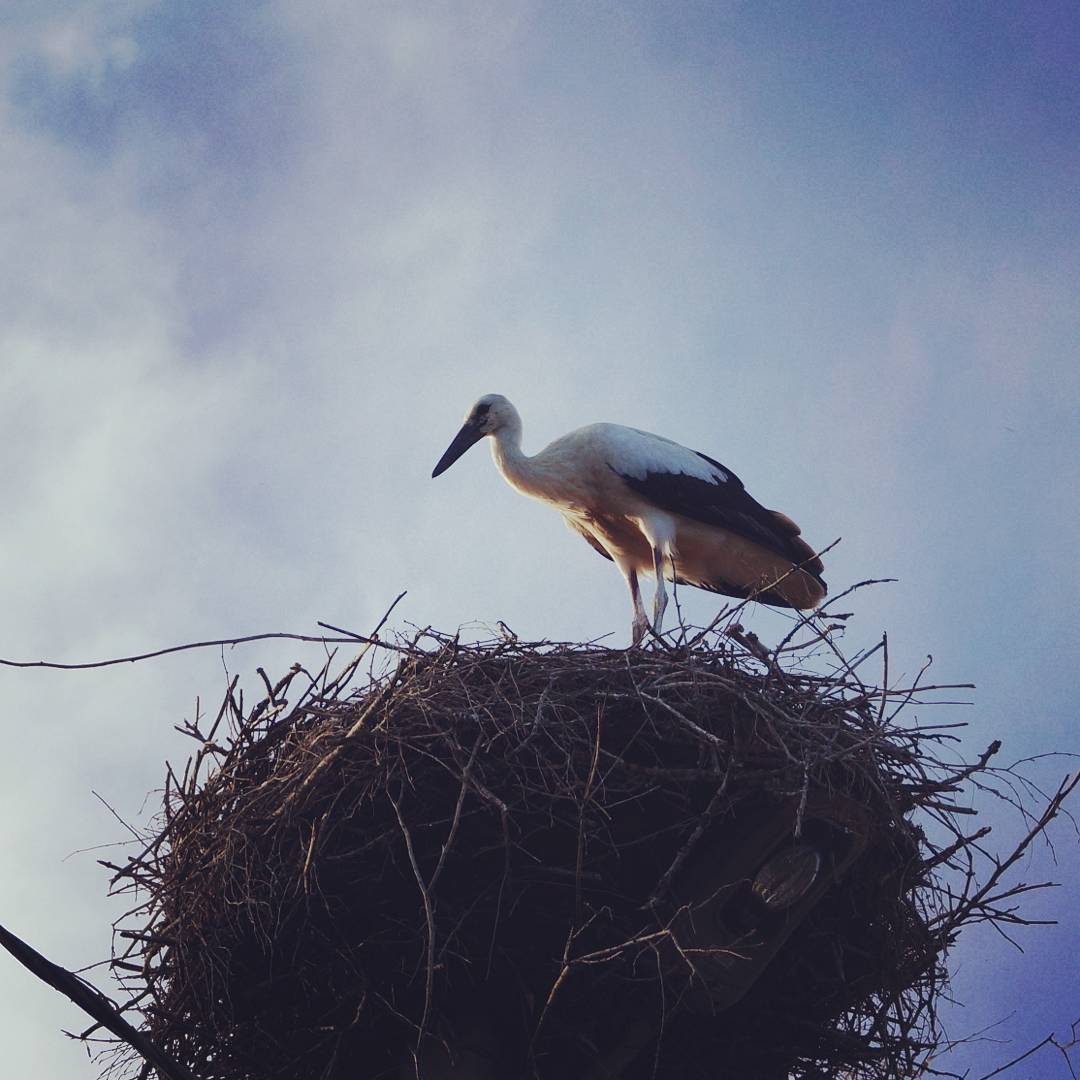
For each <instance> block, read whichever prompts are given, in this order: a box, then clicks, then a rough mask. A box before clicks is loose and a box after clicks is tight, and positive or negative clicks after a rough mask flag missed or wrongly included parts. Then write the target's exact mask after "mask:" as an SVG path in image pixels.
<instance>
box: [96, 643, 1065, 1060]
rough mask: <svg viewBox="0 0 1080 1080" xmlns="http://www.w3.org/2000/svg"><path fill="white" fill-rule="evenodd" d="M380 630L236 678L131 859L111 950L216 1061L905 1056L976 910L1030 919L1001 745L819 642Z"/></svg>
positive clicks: (928, 1038)
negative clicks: (993, 838) (338, 664)
mask: <svg viewBox="0 0 1080 1080" xmlns="http://www.w3.org/2000/svg"><path fill="white" fill-rule="evenodd" d="M373 644H374V648H373V650H372V651H371V652H369V653H368V660H369V661H370V659H371V657H372V656H375V655H382V656H384V657H390V658H391V659H392V661H393V662H392V663H388V664H383V665H380V666H381V668H382V670H378V667H377V669H376V670H370V668H369V670H368V671H367V673H366V675H364V676H363V677H362V678H359V677H358V673H360V672H361V668H360V666H359V665H360V659H359V658H358V659H357V660H354V661H353V662H352V663H350V664H348V665H346V667H345V669H344V670H342V671H340V672H338V673H337V674H336V675H335V674H332V672H333V671H334V668H333V667H332V665H331V664H328V665H327V667H326V668H325V669H324V670H323V671H321V672H318V673H316V674H311V673H309V672H308V671H306V670H305V669H303V668H301V667H299V666H296V667H294V668H293V669H292V670H291V671H290V672H289V673H288V674H286V676H285V677H284V678H283V679H281V680H280V681H279V682H278V683H277V684H276V685H272V684H271V683H270V682H269V681H267V682H266V686H267V693H266V696H265V698H264V699H263V700H262V701H260V702H259V703H258V704H257V705H256V706H255V707H254V708H252V709H245V707H244V704H243V701H242V699H240V697H239V696H238V695H237V694H236V693H235V686H236V683H235V681H234V683H233V688H232V689H231V690H230V692H229V695H228V696H227V697H226V700H225V702H224V704H223V706H222V709H221V712H220V713H219V714H218V716H217V718H216V720H215V721H214V723H213V724H212V726H210V727H209V728H208V729H207V730H205V731H203V730H201V729H200V727H199V726H198V721H196V722H194V723H192V724H189V725H186V730H187V731H188V733H189V734H191V735H192V736H193V737H194V738H196V739H197V741H198V743H199V746H198V749H197V751H196V753H195V754H194V756H193V757H192V759H191V760H190V761H189V762H188V766H187V769H186V771H185V772H184V774H183V775H182V776H180V777H178V776H177V775H175V774H174V773H172V772H171V771H170V773H169V776H168V779H167V784H166V789H165V797H164V809H163V814H162V816H161V818H160V820H159V822H158V823H157V826H156V827H155V830H154V833H153V835H151V836H149V837H148V842H147V845H146V848H145V850H143V851H141V852H140V853H139V854H138V855H137V856H136V857H134V858H132V859H131V860H130V861H129V862H128V863H127V864H126V865H123V866H116V867H114V869H115V870H116V877H115V879H114V888H116V889H118V890H120V891H124V890H128V891H132V892H134V893H135V895H136V896H137V898H138V906H137V907H136V908H135V909H134V911H133V912H131V913H130V914H129V915H128V916H126V917H125V919H124V920H122V921H121V923H120V924H118V935H117V938H116V942H117V945H116V948H115V949H114V960H113V964H114V970H115V972H116V974H117V975H118V977H119V978H120V979H121V981H122V982H123V984H124V985H125V987H126V989H127V990H128V991H129V993H130V995H131V1000H132V1007H133V1008H134V1009H135V1010H137V1011H138V1012H139V1013H141V1016H142V1018H143V1022H144V1023H143V1026H144V1030H145V1031H146V1032H147V1033H148V1034H149V1035H150V1036H151V1038H152V1039H153V1041H154V1042H155V1043H156V1044H157V1045H158V1046H159V1047H161V1048H162V1049H163V1050H165V1051H166V1052H167V1053H168V1054H170V1055H171V1056H172V1057H173V1058H175V1059H176V1060H178V1061H180V1062H182V1063H183V1064H184V1065H186V1066H187V1067H188V1068H189V1069H190V1070H191V1071H192V1072H193V1073H194V1074H195V1075H196V1076H198V1077H200V1078H202V1080H240V1078H252V1080H254V1078H259V1080H271V1078H276V1077H281V1078H288V1080H334V1078H345V1077H349V1078H361V1077H362V1078H372V1080H374V1078H378V1077H397V1076H413V1075H418V1076H420V1077H424V1076H427V1077H436V1076H438V1077H443V1076H448V1075H455V1076H459V1075H460V1076H468V1077H476V1078H482V1077H498V1078H502V1080H507V1078H516V1077H537V1078H548V1077H550V1078H564V1077H565V1078H583V1080H585V1078H588V1080H601V1078H606V1077H612V1078H613V1077H621V1078H626V1080H635V1078H638V1077H640V1078H642V1080H644V1078H647V1077H658V1078H663V1077H687V1078H694V1077H710V1078H714V1080H723V1078H729V1077H730V1078H733V1080H734V1078H739V1080H754V1078H762V1080H765V1078H777V1080H779V1078H786V1077H789V1076H790V1077H794V1078H807V1080H809V1078H811V1077H824V1076H837V1075H841V1074H842V1075H844V1076H847V1077H853V1078H854V1077H860V1078H892V1077H902V1076H911V1075H914V1074H916V1073H917V1072H918V1071H919V1070H920V1069H921V1068H923V1067H924V1066H925V1063H926V1062H927V1061H928V1060H929V1059H930V1058H931V1057H932V1056H933V1055H934V1054H935V1052H936V1051H937V1050H938V1048H939V1046H940V1045H941V1042H942V1034H941V1031H940V1027H939V1024H938V1021H937V1013H936V1008H935V1006H936V1002H937V1001H938V998H939V995H940V994H941V992H942V989H943V987H944V984H945V978H946V971H945V966H944V962H945V956H946V954H947V950H948V948H949V946H950V944H951V943H952V941H953V940H954V938H955V936H956V934H957V932H958V931H959V930H960V928H961V927H962V926H964V925H965V924H966V923H970V922H974V921H980V920H986V919H992V920H995V921H997V922H998V923H1001V922H1002V921H1005V922H1008V921H1014V922H1018V921H1023V920H1022V919H1021V918H1020V917H1019V916H1018V915H1016V914H1015V912H1014V911H1010V910H1007V909H1008V905H1007V904H1006V903H1003V902H1002V897H1003V896H1005V897H1007V896H1008V895H1009V890H1007V889H1006V888H1005V887H1004V886H1001V885H1000V882H999V879H1000V876H1001V873H1003V871H1004V869H1005V868H1006V866H1007V863H1008V860H1007V859H997V860H991V867H990V872H989V874H988V875H985V874H984V875H983V877H984V878H985V880H982V881H980V880H979V874H978V873H977V872H976V867H975V863H974V860H975V859H977V858H978V855H977V854H976V849H977V844H976V841H977V840H978V839H979V837H980V836H982V835H984V833H985V831H986V830H982V831H975V832H973V833H972V834H971V835H966V834H965V832H964V830H963V828H961V825H960V824H958V822H963V821H964V820H965V819H964V818H962V817H958V816H957V813H958V812H959V813H960V814H967V813H969V811H966V810H965V808H964V807H963V806H961V805H959V802H958V800H962V799H964V798H965V797H966V794H967V791H968V789H970V787H971V785H973V784H978V785H983V786H986V785H989V786H995V785H998V786H1000V778H1001V776H1002V775H1003V774H998V773H995V772H994V771H993V770H992V769H990V767H989V765H988V761H989V758H990V756H991V755H992V753H993V752H994V750H995V749H996V745H995V746H993V747H991V748H990V749H989V750H988V751H987V753H986V754H984V755H983V757H982V758H981V759H980V760H979V761H978V762H976V763H975V764H973V765H964V764H962V763H957V762H955V761H950V760H948V759H947V754H946V748H947V746H948V744H949V741H950V740H951V739H952V738H953V736H952V735H951V733H950V732H949V731H948V727H951V726H953V725H948V726H947V727H925V726H917V725H912V724H907V723H904V722H903V719H904V718H903V716H898V713H900V712H901V710H902V709H903V707H904V706H905V705H907V704H909V703H910V702H911V701H912V700H918V699H919V695H920V694H921V693H922V692H923V691H922V690H920V689H919V688H917V687H914V686H907V687H903V688H897V689H893V690H888V689H879V688H873V687H870V686H867V685H866V684H864V683H863V682H862V681H861V680H860V679H859V678H858V677H857V676H856V675H855V674H854V673H853V670H854V665H852V664H847V663H843V662H841V661H840V660H838V659H836V658H835V657H833V655H832V653H831V652H830V651H829V650H831V649H832V646H831V644H830V643H829V641H828V637H827V636H821V635H818V634H814V635H813V636H812V637H811V639H810V641H809V642H808V644H806V645H805V646H803V647H802V648H801V649H794V651H792V647H791V646H790V645H788V646H785V650H784V651H783V653H780V652H778V653H777V654H768V653H766V652H765V651H764V650H763V648H762V647H761V646H760V643H758V642H757V641H756V640H755V639H753V638H752V637H747V636H745V635H744V634H742V633H741V632H740V631H739V629H738V628H737V627H736V628H734V629H729V631H728V632H727V633H726V634H721V633H719V632H712V633H710V634H706V633H705V632H702V633H699V634H696V635H694V636H692V637H691V636H690V635H688V634H683V636H682V639H681V642H680V644H679V646H677V647H675V648H667V647H659V646H658V647H657V648H655V649H650V650H633V651H629V652H624V651H616V650H610V649H605V648H600V647H596V646H556V645H551V644H542V645H530V644H526V643H522V642H519V641H517V640H516V639H513V638H510V637H508V638H507V639H505V640H503V639H500V640H497V641H490V642H486V643H482V644H479V645H471V646H465V645H462V644H460V643H459V642H458V641H457V640H456V639H450V638H445V637H440V636H438V635H433V634H431V633H430V632H427V633H425V634H423V635H419V636H417V637H416V638H415V639H412V640H410V641H398V642H397V643H394V644H388V643H383V642H374V643H373ZM815 654H817V655H818V659H820V656H821V654H824V655H825V656H828V657H830V658H831V663H826V664H824V665H823V664H822V663H812V662H809V661H810V659H811V658H812V657H813V656H814V655H815ZM777 655H783V656H786V657H787V658H788V659H787V661H786V662H785V663H783V664H780V663H778V662H777V659H776V657H777ZM815 666H816V667H819V668H820V667H821V666H825V667H826V668H830V667H831V673H830V674H827V675H822V674H820V673H817V674H815V673H813V671H812V670H810V668H812V667H815ZM260 673H261V672H260ZM263 678H264V680H265V679H266V677H265V675H264V676H263ZM358 683H361V684H362V685H359V686H358V685H357V684H358ZM927 689H929V688H927ZM1051 816H1052V815H1051ZM967 820H970V819H969V818H968V819H967ZM1036 824H1038V823H1037V822H1036ZM1037 831H1038V830H1037V829H1036V830H1034V831H1033V834H1032V835H1034V834H1035V833H1036V832H1037ZM1029 840H1030V837H1029ZM808 851H810V852H812V854H810V855H808V854H807V852H808ZM770 852H772V853H773V854H774V855H775V853H777V852H778V853H779V854H778V855H775V858H774V862H773V864H772V868H773V869H772V871H771V873H772V879H770V871H768V870H761V869H755V867H757V866H758V864H760V861H761V860H762V859H764V858H766V857H767V856H769V853H770ZM808 859H813V860H816V861H815V862H814V863H813V865H812V866H810V865H808V864H807V860H808ZM778 868H779V870H778ZM755 873H756V875H757V876H756V877H755ZM785 874H786V875H787V877H786V878H785ZM800 875H801V877H800ZM811 878H812V879H813V884H812V886H807V882H808V881H809V880H810V879H811ZM793 882H794V883H793ZM785 889H787V890H788V891H789V893H792V895H786V894H785V892H784V890H785ZM800 889H803V890H804V891H803V892H802V893H801V894H800ZM795 894H798V895H795ZM774 908H775V910H774ZM1003 911H1005V912H1006V913H1005V914H1002V912H1003ZM747 965H750V967H753V966H754V965H757V966H756V968H755V969H754V971H753V975H752V978H750V977H748V976H747V975H746V972H747V971H748V970H750V968H749V967H748V966H747ZM451 1061H452V1062H454V1063H456V1068H457V1069H458V1071H448V1069H449V1063H450V1062H451ZM132 1067H133V1066H132V1062H131V1061H130V1059H124V1058H122V1057H121V1058H120V1059H119V1060H113V1061H112V1062H111V1064H110V1065H109V1068H110V1069H113V1070H117V1071H123V1070H125V1069H128V1068H132Z"/></svg>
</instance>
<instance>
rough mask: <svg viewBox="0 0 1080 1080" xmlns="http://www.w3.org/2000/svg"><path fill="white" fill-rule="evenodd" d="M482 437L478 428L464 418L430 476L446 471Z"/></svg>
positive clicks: (482, 434)
mask: <svg viewBox="0 0 1080 1080" xmlns="http://www.w3.org/2000/svg"><path fill="white" fill-rule="evenodd" d="M483 437H484V433H483V432H482V431H481V430H480V428H479V427H477V426H476V425H475V424H471V423H469V421H467V420H466V421H465V423H464V425H462V428H461V430H460V431H459V432H458V433H457V434H456V435H455V436H454V441H453V442H452V443H451V444H450V445H449V446H448V447H447V448H446V453H445V454H443V456H442V457H441V458H439V464H438V465H436V466H435V468H434V470H433V471H432V473H431V476H432V478H433V479H434V478H435V477H436V476H438V475H439V474H440V473H444V472H446V470H447V469H449V468H450V466H451V465H453V464H454V462H455V461H457V459H458V458H459V457H461V455H462V454H464V453H465V451H466V450H468V449H469V447H470V446H472V445H473V444H474V443H478V442H479V441H480V440H481V439H482V438H483Z"/></svg>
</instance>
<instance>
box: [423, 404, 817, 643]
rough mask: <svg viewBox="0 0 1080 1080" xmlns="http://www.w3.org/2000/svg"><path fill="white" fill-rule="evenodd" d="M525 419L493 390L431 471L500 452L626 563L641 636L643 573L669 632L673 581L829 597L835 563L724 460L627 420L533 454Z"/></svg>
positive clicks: (787, 597) (777, 599)
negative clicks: (472, 451)
mask: <svg viewBox="0 0 1080 1080" xmlns="http://www.w3.org/2000/svg"><path fill="white" fill-rule="evenodd" d="M521 430H522V428H521V417H520V415H519V414H518V411H517V409H515V408H514V406H513V405H512V404H511V403H510V402H509V401H508V400H507V399H506V398H504V397H503V396H502V395H501V394H487V395H485V396H484V397H482V398H480V400H479V401H477V402H476V404H475V405H473V407H472V408H471V409H470V410H469V411H468V413H467V414H466V417H465V423H464V424H463V425H462V427H461V430H460V431H459V432H458V433H457V435H456V436H455V437H454V441H453V442H452V443H450V445H449V447H447V450H446V453H445V454H443V456H442V457H441V458H440V459H439V463H438V464H437V465H436V466H435V469H434V471H433V472H432V474H431V475H432V477H436V476H438V475H439V474H440V473H443V472H445V471H446V470H447V469H448V468H450V466H451V465H453V464H454V462H455V461H457V459H458V458H460V457H461V455H462V454H464V453H465V451H466V450H468V449H469V447H471V446H472V445H473V444H474V443H477V442H479V441H480V440H481V439H482V438H484V437H485V436H486V437H489V438H490V439H491V454H492V457H493V458H494V459H495V464H496V466H497V467H498V469H499V471H500V472H501V473H502V474H503V476H504V477H505V478H506V480H507V482H508V483H509V484H510V485H511V487H514V488H516V489H517V490H518V491H520V492H522V493H523V494H525V495H530V496H532V497H533V498H534V499H539V500H540V501H541V502H545V503H549V504H550V505H551V506H554V507H555V508H556V509H557V510H558V511H560V513H561V514H562V515H563V518H564V519H565V521H566V524H567V525H568V526H569V527H570V528H571V529H573V530H574V531H575V532H578V533H580V534H581V535H582V536H583V537H584V538H585V539H586V540H587V541H588V543H589V544H590V545H591V546H592V547H593V548H594V549H595V550H596V551H598V552H599V553H600V554H601V555H603V556H604V558H605V559H610V560H611V561H612V562H614V563H615V565H616V566H617V567H618V568H619V570H620V571H621V572H622V575H623V577H624V578H625V579H626V583H627V585H628V586H629V588H630V598H631V600H632V601H633V605H634V619H633V624H632V637H633V642H634V644H635V645H637V644H640V642H641V640H642V638H643V637H644V636H645V631H646V629H647V628H648V626H649V620H648V617H647V616H646V614H645V607H644V605H643V603H642V600H641V589H640V586H639V577H640V575H642V574H645V575H650V574H651V575H652V576H654V577H655V579H656V592H655V594H654V597H653V619H652V627H653V629H654V631H655V632H656V633H658V634H659V633H660V630H661V626H662V624H663V618H664V610H665V608H666V607H667V602H668V597H667V588H666V586H665V579H667V580H670V581H673V582H676V583H677V584H679V585H694V586H696V587H697V588H699V589H707V590H709V591H710V592H716V593H722V594H723V595H725V596H735V597H744V598H745V597H751V598H753V599H754V600H757V601H760V602H761V603H764V604H771V605H773V606H776V607H786V608H803V609H806V608H815V607H817V606H818V605H819V604H820V603H821V601H822V600H823V599H824V598H825V593H826V591H827V590H826V586H825V582H824V581H823V580H822V578H821V574H822V571H823V569H824V567H823V566H822V564H821V560H820V559H819V558H818V556H817V555H816V554H815V552H814V549H813V548H812V547H810V545H809V544H808V543H807V542H806V541H805V540H803V539H802V537H801V536H800V535H799V527H798V525H796V524H795V522H794V521H792V520H791V518H789V517H787V515H785V514H781V513H780V512H779V511H778V510H767V509H765V507H764V506H762V505H761V504H760V503H759V502H758V501H757V500H756V499H754V498H753V497H752V496H751V495H750V493H749V492H748V491H747V490H746V488H745V487H743V483H742V481H741V480H740V479H739V478H738V477H737V476H736V475H735V474H734V473H733V472H732V471H731V470H730V469H729V468H727V467H726V466H725V465H721V464H720V462H718V461H714V460H713V459H712V458H711V457H708V456H707V455H705V454H702V453H700V452H698V451H695V450H688V449H687V448H686V447H685V446H680V445H679V444H678V443H676V442H672V441H671V440H670V439H665V438H663V437H661V436H660V435H651V434H650V433H649V432H647V431H638V430H637V428H630V427H622V426H621V425H619V424H589V425H588V426H586V427H583V428H578V429H577V430H576V431H571V432H569V434H566V435H563V436H562V437H561V438H559V439H556V440H555V441H554V442H553V443H551V445H550V446H548V447H546V448H545V449H544V450H541V451H540V453H538V454H534V455H533V456H532V457H529V456H528V455H527V454H525V453H523V452H522V449H521Z"/></svg>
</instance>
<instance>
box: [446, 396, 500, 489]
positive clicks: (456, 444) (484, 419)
mask: <svg viewBox="0 0 1080 1080" xmlns="http://www.w3.org/2000/svg"><path fill="white" fill-rule="evenodd" d="M520 426H521V418H520V417H519V416H518V412H517V409H515V408H514V406H513V405H511V404H510V402H509V401H508V400H507V399H506V398H504V397H503V396H502V394H485V395H484V396H483V397H482V398H480V399H479V401H477V402H476V404H475V405H473V407H472V408H471V409H470V410H469V411H468V412H467V413H466V414H465V423H464V424H462V425H461V430H460V431H459V432H458V433H457V435H455V436H454V441H453V442H452V443H451V444H450V445H449V446H448V447H447V448H446V453H445V454H443V456H442V457H441V458H439V464H438V465H436V466H435V469H434V471H433V472H432V474H431V475H432V476H433V477H434V476H438V475H439V474H440V473H444V472H446V470H447V469H449V468H450V466H451V465H453V464H454V462H455V461H457V459H458V458H459V457H461V455H462V454H464V453H465V451H466V450H468V449H469V447H470V446H472V445H473V444H474V443H478V442H479V441H480V440H481V439H482V438H483V437H484V436H485V435H495V434H497V433H498V432H500V431H502V430H504V429H505V428H514V427H518V428H520Z"/></svg>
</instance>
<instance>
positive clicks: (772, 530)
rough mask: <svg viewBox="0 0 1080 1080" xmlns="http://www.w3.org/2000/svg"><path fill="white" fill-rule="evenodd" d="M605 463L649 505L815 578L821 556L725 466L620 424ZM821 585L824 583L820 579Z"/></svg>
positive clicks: (791, 524)
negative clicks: (768, 554)
mask: <svg viewBox="0 0 1080 1080" xmlns="http://www.w3.org/2000/svg"><path fill="white" fill-rule="evenodd" d="M612 434H613V435H614V437H615V442H614V446H613V449H614V451H615V452H614V453H612V454H611V456H610V459H609V462H608V464H609V467H610V468H611V469H612V470H613V471H614V472H616V473H617V474H618V475H619V476H620V477H621V479H622V480H623V482H624V483H625V484H626V485H627V486H628V487H629V488H630V489H631V490H632V491H634V492H636V493H637V494H638V495H640V496H642V497H643V498H645V499H647V500H648V501H649V502H651V503H652V504H653V505H654V506H657V507H659V508H661V509H663V510H666V511H668V512H669V513H673V514H681V515H682V516H683V517H687V518H690V519H692V520H694V521H700V522H702V523H703V524H705V525H713V526H717V527H719V528H723V529H727V530H728V531H729V532H732V533H735V534H737V535H738V536H741V537H743V538H744V539H746V540H750V541H752V542H753V543H755V544H758V545H759V546H761V547H763V548H765V549H766V550H767V551H771V552H773V553H774V554H776V555H780V556H783V557H784V558H785V559H789V560H790V561H791V562H792V563H793V564H795V565H797V566H801V567H802V568H803V569H805V570H806V571H808V572H809V573H811V574H813V576H814V577H816V578H818V580H819V581H820V575H821V573H822V571H823V569H824V568H823V566H822V564H821V560H820V559H818V558H817V557H816V556H815V554H814V551H813V549H812V548H811V547H810V545H809V544H807V543H806V541H805V540H803V539H802V538H801V537H800V536H799V528H798V526H797V525H796V524H795V523H794V522H793V521H792V520H791V519H790V518H788V517H786V516H785V515H783V514H780V513H777V512H775V511H773V510H768V509H766V507H764V506H762V505H761V503H759V502H758V501H757V500H756V499H755V498H754V497H753V496H752V495H751V494H750V493H749V492H748V491H747V490H746V488H745V487H744V486H743V482H742V481H741V480H740V479H739V478H738V476H736V475H735V473H733V472H732V471H731V470H730V469H729V468H728V467H727V466H726V465H721V464H720V462H718V461H716V460H714V459H713V458H711V457H709V456H708V455H707V454H702V453H700V452H699V451H695V450H689V449H687V448H686V447H685V446H681V445H679V444H678V443H675V442H671V441H670V440H668V439H664V438H663V437H661V436H659V435H652V434H650V433H648V432H644V431H637V430H636V429H634V428H621V429H618V430H617V431H616V432H613V433H612ZM822 584H824V583H822Z"/></svg>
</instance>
